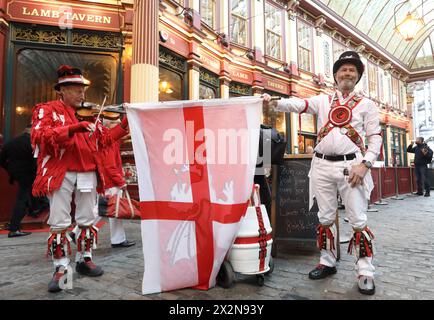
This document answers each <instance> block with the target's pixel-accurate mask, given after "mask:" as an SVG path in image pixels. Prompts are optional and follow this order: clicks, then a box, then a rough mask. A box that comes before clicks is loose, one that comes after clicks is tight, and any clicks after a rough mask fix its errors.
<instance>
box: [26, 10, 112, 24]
mask: <svg viewBox="0 0 434 320" xmlns="http://www.w3.org/2000/svg"><path fill="white" fill-rule="evenodd" d="M21 12H22V14H23V15H24V16H31V17H45V18H54V19H58V18H60V13H59V11H58V10H51V9H38V8H34V9H29V8H28V7H22V11H21ZM62 14H63V16H64V17H65V18H66V19H68V20H72V21H87V22H95V23H101V24H110V23H111V17H108V16H101V15H94V14H87V13H71V12H62Z"/></svg>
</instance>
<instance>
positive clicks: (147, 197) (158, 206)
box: [127, 97, 262, 294]
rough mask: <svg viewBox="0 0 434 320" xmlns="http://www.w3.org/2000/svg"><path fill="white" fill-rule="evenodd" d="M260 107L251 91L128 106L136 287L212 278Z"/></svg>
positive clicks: (245, 182)
mask: <svg viewBox="0 0 434 320" xmlns="http://www.w3.org/2000/svg"><path fill="white" fill-rule="evenodd" d="M261 113H262V99H261V98H255V97H245V98H232V99H225V100H224V99H215V100H199V101H174V102H165V103H146V104H131V105H128V107H127V115H128V121H129V126H130V132H131V138H132V143H133V150H134V157H135V161H136V167H137V177H138V184H139V196H140V203H141V214H142V221H141V226H142V242H143V254H144V276H143V287H142V291H143V294H148V293H155V292H162V291H170V290H175V289H180V288H186V287H194V288H196V289H201V290H207V289H209V288H211V287H213V286H214V285H215V279H216V276H217V273H218V271H219V269H220V266H221V264H222V262H223V260H224V258H225V255H226V253H227V252H228V250H229V248H230V247H231V245H232V244H233V242H234V240H235V237H236V235H237V232H238V229H239V222H240V219H241V217H242V216H243V215H244V214H245V212H246V209H247V205H248V199H249V196H250V194H251V190H252V185H253V177H254V173H255V165H256V159H257V152H258V144H259V128H260V120H261Z"/></svg>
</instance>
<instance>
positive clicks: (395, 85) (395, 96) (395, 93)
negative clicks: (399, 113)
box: [392, 77, 399, 110]
mask: <svg viewBox="0 0 434 320" xmlns="http://www.w3.org/2000/svg"><path fill="white" fill-rule="evenodd" d="M392 109H394V110H399V82H398V79H396V78H395V77H392Z"/></svg>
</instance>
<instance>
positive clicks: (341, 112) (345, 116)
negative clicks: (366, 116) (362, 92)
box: [329, 106, 353, 127]
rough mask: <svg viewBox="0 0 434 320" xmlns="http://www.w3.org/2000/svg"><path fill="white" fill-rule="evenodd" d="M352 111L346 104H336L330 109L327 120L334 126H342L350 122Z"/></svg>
mask: <svg viewBox="0 0 434 320" xmlns="http://www.w3.org/2000/svg"><path fill="white" fill-rule="evenodd" d="M352 117H353V113H352V111H351V109H350V108H349V107H347V106H336V107H334V108H332V109H330V112H329V121H330V122H331V123H332V124H333V126H335V127H343V126H345V125H347V124H349V123H350V122H351V118H352Z"/></svg>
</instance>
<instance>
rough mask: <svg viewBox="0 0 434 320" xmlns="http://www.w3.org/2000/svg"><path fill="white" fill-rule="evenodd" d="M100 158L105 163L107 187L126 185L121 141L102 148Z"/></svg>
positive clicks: (104, 172) (104, 171) (103, 169)
mask: <svg viewBox="0 0 434 320" xmlns="http://www.w3.org/2000/svg"><path fill="white" fill-rule="evenodd" d="M98 158H99V159H101V161H102V162H103V163H104V166H103V168H102V171H103V175H104V179H105V185H104V187H105V189H106V190H107V189H109V188H112V187H118V188H122V187H123V186H124V185H125V179H124V174H123V171H122V159H121V153H120V142H119V141H114V142H113V143H112V145H111V146H109V147H107V148H104V149H102V150H100V155H99V157H98Z"/></svg>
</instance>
